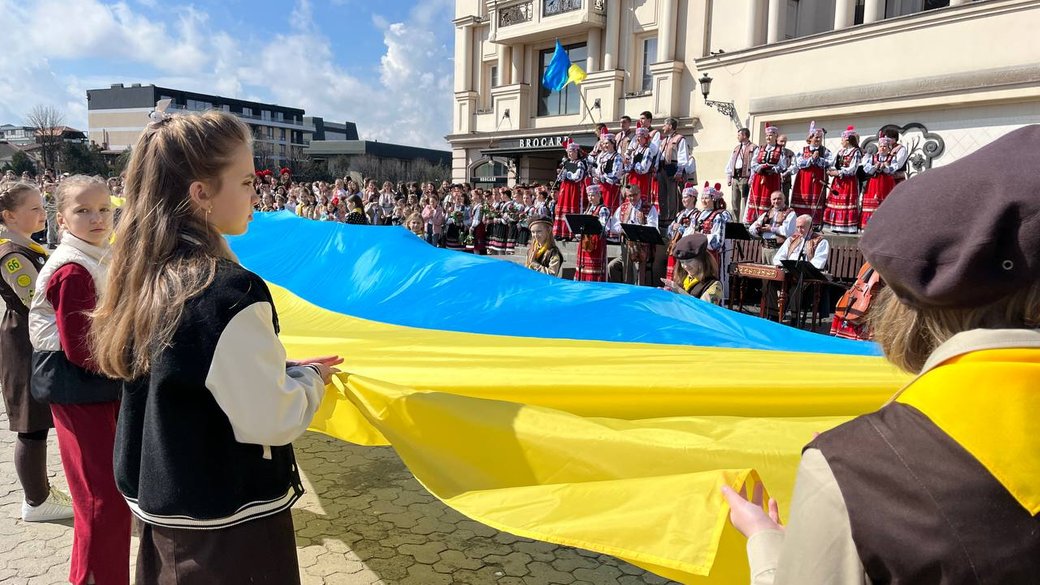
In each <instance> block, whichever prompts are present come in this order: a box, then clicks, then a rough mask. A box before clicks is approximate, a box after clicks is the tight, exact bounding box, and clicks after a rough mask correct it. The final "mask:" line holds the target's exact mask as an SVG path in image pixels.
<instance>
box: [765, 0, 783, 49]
mask: <svg viewBox="0 0 1040 585" xmlns="http://www.w3.org/2000/svg"><path fill="white" fill-rule="evenodd" d="M767 28H768V30H767V32H766V42H767V43H769V44H772V43H778V42H780V41H782V40H784V37H785V36H786V33H787V0H769V25H768V27H767Z"/></svg>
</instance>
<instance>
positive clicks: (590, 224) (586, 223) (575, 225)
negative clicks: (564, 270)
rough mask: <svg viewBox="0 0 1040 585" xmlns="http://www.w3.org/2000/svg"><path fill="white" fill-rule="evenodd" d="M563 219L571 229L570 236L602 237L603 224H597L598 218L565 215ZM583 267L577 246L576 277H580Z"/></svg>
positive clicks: (579, 249) (593, 216)
mask: <svg viewBox="0 0 1040 585" xmlns="http://www.w3.org/2000/svg"><path fill="white" fill-rule="evenodd" d="M563 218H564V219H565V220H567V227H569V228H571V233H572V234H578V235H579V236H601V235H603V224H601V223H600V222H599V218H598V217H596V216H595V215H588V214H583V213H568V214H565V215H564V216H563ZM579 241H580V238H579ZM583 265H584V263H583V262H582V261H581V246H578V262H577V268H576V270H577V271H578V276H580V275H581V269H582V268H583V267H584V266H583ZM604 266H605V265H604ZM575 280H577V278H575Z"/></svg>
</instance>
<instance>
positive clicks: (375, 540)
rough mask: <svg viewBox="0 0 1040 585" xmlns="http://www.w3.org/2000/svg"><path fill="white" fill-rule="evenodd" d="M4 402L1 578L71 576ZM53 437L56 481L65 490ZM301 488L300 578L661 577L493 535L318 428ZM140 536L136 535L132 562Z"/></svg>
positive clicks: (629, 581)
mask: <svg viewBox="0 0 1040 585" xmlns="http://www.w3.org/2000/svg"><path fill="white" fill-rule="evenodd" d="M7 428H8V427H7V415H6V413H3V411H2V410H0V429H2V430H0V470H2V471H0V583H2V584H4V585H8V584H9V585H60V584H64V583H67V582H68V580H67V577H68V568H69V551H70V548H71V545H72V528H71V522H66V523H25V522H22V521H21V518H20V514H21V501H22V493H21V488H20V487H19V485H18V480H17V478H16V476H15V473H14V463H13V456H14V436H15V435H14V433H12V432H10V431H8V430H7ZM50 437H51V438H50V439H49V450H48V458H49V463H50V465H49V469H50V471H51V481H52V482H53V483H54V484H55V485H56V486H58V487H59V488H60V489H62V490H65V491H67V489H66V484H65V478H64V474H63V473H62V471H61V461H60V459H59V457H58V446H57V442H56V440H55V438H54V433H53V432H52V433H51V435H50ZM295 446H296V453H297V461H298V463H299V465H300V468H301V470H302V473H303V476H304V486H305V487H306V489H307V493H306V494H305V495H304V496H303V498H302V499H301V500H300V502H299V503H297V504H296V506H295V507H294V508H293V521H294V522H295V525H296V544H297V547H298V549H297V550H298V552H299V558H300V573H301V578H302V581H303V585H373V584H386V585H397V584H400V585H449V584H456V583H458V584H465V585H484V584H499V585H551V584H560V585H608V584H615V583H616V584H620V585H640V584H644V583H648V584H654V585H662V584H669V583H672V582H671V581H668V580H666V579H662V578H660V577H658V576H656V575H652V574H650V573H647V572H645V571H643V570H642V569H639V568H637V567H634V566H632V565H630V564H628V563H625V562H623V561H620V560H618V559H615V558H613V557H609V556H606V555H601V554H597V553H592V552H589V551H584V550H580V549H574V548H569V547H562V546H556V545H552V544H548V543H544V542H537V541H533V540H529V539H525V538H518V537H516V536H513V535H510V534H506V533H504V532H499V531H497V530H494V529H492V528H489V527H487V526H485V525H483V524H480V523H479V522H474V521H473V520H470V519H468V518H466V517H465V516H462V515H461V514H459V513H458V512H456V511H454V510H452V509H450V508H448V507H447V506H445V505H444V504H442V503H441V502H440V501H438V500H437V499H436V498H434V497H433V496H431V495H430V494H429V493H428V492H427V491H426V490H425V489H423V488H422V486H420V485H419V483H418V482H417V481H416V480H415V478H414V477H412V474H411V473H409V471H408V469H407V468H406V467H405V466H404V464H403V463H401V460H400V459H399V458H398V457H397V454H396V453H394V451H393V450H392V449H390V448H389V447H358V446H355V445H351V444H348V443H344V442H342V441H339V440H336V439H332V438H329V437H326V436H324V435H320V434H317V433H310V432H308V433H306V434H304V436H303V437H301V438H300V439H299V440H297V441H296V443H295ZM136 550H137V539H136V537H135V538H134V539H133V542H132V543H131V551H132V552H131V565H132V564H133V554H134V553H135V552H136Z"/></svg>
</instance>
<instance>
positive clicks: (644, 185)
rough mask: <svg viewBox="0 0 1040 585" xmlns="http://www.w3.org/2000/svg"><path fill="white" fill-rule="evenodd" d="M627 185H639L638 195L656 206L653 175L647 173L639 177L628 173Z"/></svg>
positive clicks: (637, 174)
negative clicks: (647, 198)
mask: <svg viewBox="0 0 1040 585" xmlns="http://www.w3.org/2000/svg"><path fill="white" fill-rule="evenodd" d="M628 183H629V184H630V185H639V193H640V195H642V197H643V198H646V197H649V198H650V203H653V204H654V205H657V192H656V188H655V186H654V184H655V183H656V181H654V176H653V174H651V173H647V174H645V175H640V174H639V173H635V172H632V173H629V174H628ZM603 204H604V205H606V201H604V202H603ZM618 205H621V203H620V202H619V203H618Z"/></svg>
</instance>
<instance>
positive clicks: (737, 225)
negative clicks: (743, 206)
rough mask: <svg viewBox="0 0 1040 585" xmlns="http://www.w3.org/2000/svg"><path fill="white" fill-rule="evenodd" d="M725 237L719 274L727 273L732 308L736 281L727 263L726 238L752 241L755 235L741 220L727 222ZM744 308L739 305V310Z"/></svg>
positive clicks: (731, 306) (730, 306)
mask: <svg viewBox="0 0 1040 585" xmlns="http://www.w3.org/2000/svg"><path fill="white" fill-rule="evenodd" d="M723 238H724V239H723V241H722V254H721V259H720V262H719V263H720V264H721V266H719V276H721V275H723V274H725V275H726V279H727V280H728V281H729V287H728V288H729V291H728V292H729V308H730V309H732V308H733V296H734V295H733V285H734V282H733V275H732V274H731V273H730V270H729V267H728V266H727V265H726V240H739V241H742V242H750V241H751V240H753V239H755V238H754V236H752V235H751V232H750V231H748V228H747V226H746V225H744V224H743V223H741V222H739V221H727V222H726V229H725V231H724V232H723ZM764 292H765V291H764V290H763V293H764ZM742 309H743V307H737V310H738V311H739V310H742Z"/></svg>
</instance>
